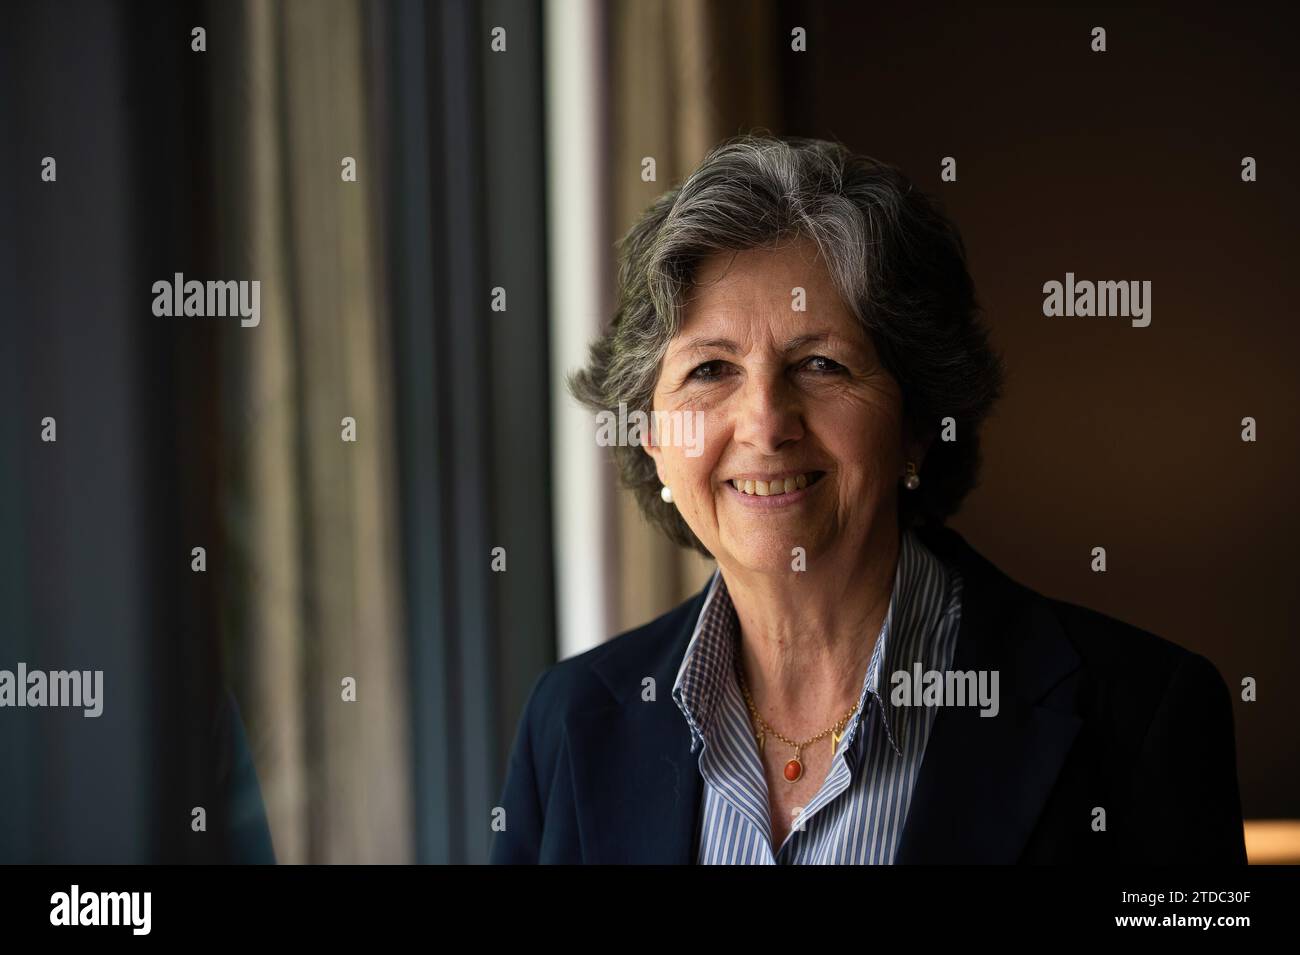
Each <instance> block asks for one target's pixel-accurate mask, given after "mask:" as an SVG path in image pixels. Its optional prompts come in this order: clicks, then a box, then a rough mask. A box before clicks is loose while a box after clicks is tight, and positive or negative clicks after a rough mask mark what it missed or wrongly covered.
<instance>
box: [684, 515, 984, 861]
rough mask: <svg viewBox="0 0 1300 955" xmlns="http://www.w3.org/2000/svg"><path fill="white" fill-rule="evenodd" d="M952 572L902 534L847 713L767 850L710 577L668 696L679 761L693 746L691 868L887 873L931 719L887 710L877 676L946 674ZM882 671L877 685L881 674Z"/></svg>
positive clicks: (763, 791) (749, 734) (719, 594)
mask: <svg viewBox="0 0 1300 955" xmlns="http://www.w3.org/2000/svg"><path fill="white" fill-rule="evenodd" d="M961 590H962V579H961V575H960V574H959V573H958V572H957V570H956V569H955V568H952V567H949V566H947V565H946V564H944V563H943V562H942V561H940V560H939V559H938V558H937V557H936V556H935V555H934V554H932V553H931V552H930V551H929V550H928V549H927V548H926V547H925V545H924V544H922V543H921V542H920V540H919V539H917V537H916V535H915V534H913V533H912V532H911V531H905V532H903V534H902V539H901V546H900V551H899V559H898V567H897V572H896V573H895V575H894V587H893V592H892V593H891V595H890V598H889V610H888V611H887V612H886V615H885V622H884V625H883V626H882V627H881V630H880V634H879V636H878V637H877V640H876V646H875V650H874V651H873V652H872V655H871V662H870V664H869V665H868V667H867V674H866V678H865V679H864V680H863V684H862V694H861V696H860V697H859V701H858V709H857V711H856V713H855V715H854V716H853V718H852V720H851V721H850V722H849V724H848V726H847V727H846V728H845V733H844V736H843V738H842V739H841V740H840V745H839V748H838V750H837V751H836V753H835V758H834V760H833V761H832V763H831V767H830V770H829V771H828V772H827V775H826V779H825V781H824V782H823V783H822V786H821V788H820V789H819V790H818V791H817V794H816V795H815V796H814V797H813V798H812V799H811V800H810V801H809V802H808V805H807V806H805V807H804V809H803V814H802V817H801V822H800V824H799V825H796V826H795V827H793V828H792V829H791V830H790V833H789V834H788V835H787V836H786V838H785V841H784V842H783V843H782V844H781V846H780V848H779V849H778V850H776V851H775V852H773V848H772V834H771V821H770V818H769V815H768V799H767V779H766V776H765V775H764V772H763V765H762V762H761V761H760V757H759V753H758V745H757V743H756V742H755V740H754V735H753V731H752V729H751V723H750V718H749V712H748V710H747V708H746V706H745V702H744V699H743V698H742V697H741V695H740V687H739V686H738V685H737V681H736V677H735V668H734V666H733V661H734V659H735V653H736V648H737V641H738V640H739V632H740V625H739V621H738V619H737V617H736V611H735V608H734V607H733V606H732V603H731V597H730V595H729V593H728V591H727V585H726V582H725V581H724V580H723V579H722V574H721V571H715V572H714V575H713V580H712V582H711V583H710V586H709V592H708V594H707V596H706V598H705V602H704V607H703V608H702V609H701V611H700V616H699V619H698V621H697V623H696V626H695V632H694V634H693V635H692V636H691V641H690V643H689V644H688V645H687V647H686V654H685V656H684V657H683V658H682V664H681V667H680V668H679V669H678V671H677V679H676V681H675V682H674V683H673V690H672V695H673V699H674V700H675V701H676V702H677V705H678V707H679V708H680V709H681V710H682V713H683V715H684V716H685V717H686V722H687V726H688V728H689V731H690V734H691V752H692V753H694V752H695V751H696V749H698V748H699V747H700V746H703V747H704V749H703V752H701V754H700V758H699V767H700V773H701V775H702V776H703V778H704V786H703V790H704V792H703V799H702V802H701V811H700V816H699V820H698V825H697V828H696V840H697V841H696V851H695V859H696V862H697V863H699V864H702V865H728V864H741V865H755V864H756V865H776V864H781V865H791V864H793V865H808V864H841V865H862V864H873V865H874V864H888V863H892V862H893V861H894V856H895V853H896V852H897V851H898V843H899V837H900V836H901V835H902V831H903V824H904V822H905V821H906V819H907V809H908V805H909V803H910V801H911V798H912V790H913V788H914V786H915V784H916V776H917V772H918V771H919V770H920V767H921V759H922V757H923V756H924V754H925V744H926V741H927V740H928V738H929V734H930V726H931V724H932V723H933V721H934V714H935V711H934V709H933V708H932V707H928V706H894V705H893V704H892V703H891V702H890V700H889V696H890V694H889V692H888V690H889V687H890V685H891V684H890V683H889V680H888V676H887V675H888V674H892V673H896V672H898V671H900V670H903V671H907V672H908V673H910V672H911V671H912V668H913V665H914V664H915V663H917V662H919V663H920V664H921V667H922V670H938V671H941V672H942V671H945V670H947V669H948V668H949V667H950V665H951V663H952V654H953V649H954V647H955V646H956V643H957V629H958V625H959V623H960V620H961ZM882 671H883V673H885V674H886V678H885V681H884V684H883V686H882V681H881V674H882Z"/></svg>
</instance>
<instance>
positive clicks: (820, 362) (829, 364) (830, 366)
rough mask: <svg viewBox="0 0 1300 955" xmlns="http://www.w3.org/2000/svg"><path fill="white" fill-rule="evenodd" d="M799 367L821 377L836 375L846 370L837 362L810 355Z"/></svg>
mask: <svg viewBox="0 0 1300 955" xmlns="http://www.w3.org/2000/svg"><path fill="white" fill-rule="evenodd" d="M801 367H803V368H807V369H808V370H809V371H814V372H817V373H819V374H823V375H837V374H839V373H840V372H842V371H845V370H846V369H845V368H844V366H843V365H841V364H840V363H839V362H837V361H835V360H833V359H830V358H827V357H826V356H825V355H810V356H809V357H807V358H805V359H804V361H803V364H802V366H801Z"/></svg>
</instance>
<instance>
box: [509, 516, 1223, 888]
mask: <svg viewBox="0 0 1300 955" xmlns="http://www.w3.org/2000/svg"><path fill="white" fill-rule="evenodd" d="M917 533H918V534H919V536H920V537H921V540H922V541H923V542H924V543H925V545H926V546H927V547H929V548H930V550H931V551H933V552H934V553H935V554H936V555H938V556H939V557H940V558H942V559H944V560H946V561H951V562H953V563H954V564H955V565H956V566H957V567H958V568H959V569H960V571H961V573H962V575H963V576H964V578H965V587H964V589H963V594H962V612H961V626H960V629H959V632H958V637H957V645H956V649H955V651H954V657H953V662H952V668H953V669H955V670H998V671H999V680H1000V687H999V689H1000V695H1001V709H1000V712H999V713H998V715H997V716H996V717H992V718H989V717H981V716H980V715H979V710H978V708H976V707H941V708H940V709H939V712H938V714H937V715H936V718H935V720H934V723H933V726H932V729H931V735H930V738H929V743H928V745H927V748H926V751H925V757H924V760H923V762H922V765H921V769H920V774H919V776H918V778H917V782H916V788H915V790H914V792H913V794H912V801H911V805H910V807H909V810H908V814H907V820H906V822H905V825H904V829H903V834H902V838H901V840H900V843H899V848H898V854H897V858H896V861H897V862H899V863H1013V862H1021V863H1103V864H1105V863H1152V864H1164V863H1180V864H1185V863H1211V864H1221V863H1236V864H1244V863H1245V861H1246V849H1245V841H1244V835H1243V827H1242V818H1241V803H1240V796H1239V794H1238V787H1237V765H1236V747H1235V742H1234V738H1233V717H1232V701H1231V697H1230V695H1229V693H1228V688H1227V686H1226V685H1225V683H1224V681H1223V678H1222V677H1220V675H1219V673H1218V671H1217V670H1216V669H1215V668H1214V665H1213V664H1212V663H1210V662H1209V661H1208V660H1207V659H1206V658H1205V657H1203V656H1200V655H1198V654H1195V653H1192V652H1191V651H1188V650H1184V649H1183V648H1181V647H1178V646H1176V645H1174V644H1172V643H1170V642H1168V641H1166V640H1163V639H1161V638H1159V637H1156V636H1154V635H1152V634H1150V633H1146V632H1144V631H1142V630H1139V629H1137V628H1136V627H1132V626H1129V625H1127V624H1125V623H1122V622H1120V621H1118V620H1115V619H1113V618H1110V617H1106V616H1103V615H1102V614H1100V613H1097V612H1095V611H1092V610H1088V609H1086V608H1083V607H1078V606H1075V605H1072V604H1067V603H1063V602H1061V601H1058V600H1052V599H1050V598H1047V597H1044V596H1042V595H1041V594H1038V593H1035V592H1034V591H1032V590H1029V589H1028V588H1026V587H1024V586H1022V585H1020V584H1017V583H1015V582H1014V581H1012V580H1011V579H1009V578H1008V577H1007V576H1006V575H1004V574H1003V573H1002V572H1001V571H999V570H998V569H997V568H996V567H994V566H993V565H992V564H991V563H989V562H988V561H987V560H986V559H984V558H983V557H982V556H981V555H980V554H978V553H977V552H976V551H975V550H973V549H972V548H971V547H970V545H969V544H967V543H966V541H965V540H964V539H963V538H962V537H961V535H959V534H958V533H956V532H955V531H953V530H951V529H949V528H925V529H918V531H917ZM706 590H707V588H706V589H705V590H702V591H700V593H698V594H697V595H696V596H694V597H693V598H691V599H690V600H688V601H687V602H686V603H684V604H681V605H680V606H678V607H676V608H675V609H673V610H671V611H669V612H668V613H666V614H664V615H663V616H662V617H659V618H658V619H656V620H654V621H652V622H650V623H648V624H646V625H645V626H642V627H639V628H637V629H636V630H632V631H629V632H628V633H625V634H622V635H620V636H618V637H615V638H614V639H612V640H610V641H608V642H606V643H604V644H602V645H600V646H598V647H595V648H593V649H591V650H588V651H587V652H585V653H582V654H579V655H577V656H574V657H572V658H570V659H568V660H563V661H561V662H559V663H556V664H554V665H553V666H551V667H549V668H548V669H547V670H546V671H545V672H543V673H542V675H541V676H540V677H539V678H538V680H537V682H536V683H535V684H534V686H533V689H532V692H531V694H530V695H529V698H528V702H527V704H526V706H525V708H524V713H523V716H522V717H521V719H520V721H519V727H518V731H517V732H516V735H515V740H514V745H513V747H512V749H511V753H510V761H509V766H508V768H507V775H506V783H505V788H504V792H503V793H502V796H501V803H500V805H501V806H502V807H503V808H504V809H505V828H504V830H502V831H500V832H498V833H496V834H495V836H494V841H493V844H492V851H491V861H492V862H494V863H537V862H547V863H579V862H581V863H692V862H694V861H695V839H696V830H697V821H698V814H699V811H700V805H701V802H702V779H701V776H700V771H699V766H698V764H697V760H698V758H699V753H700V752H702V751H703V750H700V751H697V752H696V753H695V754H692V753H691V751H690V731H689V729H688V727H687V724H686V721H685V717H684V716H683V715H682V712H681V710H680V709H678V707H677V704H676V703H675V702H674V701H673V699H672V696H671V689H672V686H673V683H674V681H675V680H676V676H677V670H678V667H679V666H680V665H681V662H682V658H683V656H684V655H685V653H686V646H687V643H688V642H689V641H690V638H691V635H692V633H693V632H694V629H695V623H696V619H697V618H698V616H699V613H700V609H701V607H702V605H703V602H704V598H705V595H706ZM648 676H649V677H654V680H655V691H656V699H655V701H653V702H643V701H642V698H641V697H642V681H643V680H644V679H645V678H646V677H648ZM1096 808H1101V809H1104V810H1105V827H1104V829H1099V828H1097V827H1096V824H1095V822H1094V820H1095V819H1099V818H1100V817H1099V816H1098V815H1096V814H1095V813H1094V810H1095V809H1096Z"/></svg>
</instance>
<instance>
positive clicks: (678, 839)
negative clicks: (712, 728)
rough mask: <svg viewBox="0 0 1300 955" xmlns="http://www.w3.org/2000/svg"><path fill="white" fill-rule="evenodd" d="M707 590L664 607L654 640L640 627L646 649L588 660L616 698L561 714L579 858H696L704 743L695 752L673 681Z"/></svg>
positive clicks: (615, 860)
mask: <svg viewBox="0 0 1300 955" xmlns="http://www.w3.org/2000/svg"><path fill="white" fill-rule="evenodd" d="M707 591H708V588H707V587H706V588H705V589H704V590H703V591H701V592H700V593H699V594H698V595H696V597H695V598H693V599H692V600H691V601H690V602H689V603H687V604H685V605H684V606H683V608H682V609H681V610H680V611H679V613H678V614H674V615H673V616H672V617H670V618H669V621H666V622H665V623H664V624H663V625H662V630H663V632H662V633H660V634H659V639H658V640H653V639H651V640H650V641H645V640H644V637H642V640H643V642H644V643H645V644H646V646H648V647H649V652H648V653H646V654H641V655H633V654H629V655H628V657H629V659H628V660H626V661H624V662H618V661H617V660H613V658H612V657H606V658H603V659H601V660H599V661H597V662H595V663H593V669H594V670H595V672H596V673H597V675H598V676H600V678H601V679H602V680H603V681H604V682H605V685H606V687H607V688H608V689H609V691H610V694H611V697H612V698H611V700H610V701H609V703H608V704H605V705H603V706H596V707H593V708H591V709H588V710H584V711H581V712H576V713H572V714H570V716H569V717H568V720H567V721H566V724H565V733H566V738H567V741H568V746H569V760H570V764H571V765H572V767H573V786H574V794H575V801H576V803H577V810H578V818H579V820H580V826H581V838H582V860H583V862H585V863H606V864H608V863H665V864H689V863H692V862H694V861H695V860H694V857H693V853H694V848H695V825H696V819H697V817H698V813H699V806H700V799H701V796H702V793H703V782H702V780H701V777H700V770H699V765H698V760H699V754H700V751H699V750H697V751H696V752H695V753H692V752H691V747H690V740H691V736H690V728H689V727H688V725H687V723H686V718H685V717H684V716H683V715H682V711H681V710H680V709H679V708H678V706H677V704H676V702H675V701H674V700H673V698H672V686H673V682H674V681H675V680H676V678H677V669H678V667H679V666H680V665H681V662H682V658H683V657H684V656H685V654H686V647H687V644H688V643H689V642H690V639H691V636H692V634H693V633H694V631H695V624H696V621H697V619H698V618H699V614H700V610H701V608H702V607H703V605H704V597H705V594H706V593H707ZM611 661H612V662H611ZM647 676H652V677H654V680H655V699H654V700H653V701H645V700H642V698H641V694H642V687H643V681H644V679H645V678H646V677H647Z"/></svg>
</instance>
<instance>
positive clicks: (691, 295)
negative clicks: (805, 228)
mask: <svg viewBox="0 0 1300 955" xmlns="http://www.w3.org/2000/svg"><path fill="white" fill-rule="evenodd" d="M799 290H802V291H801V292H799ZM796 306H801V307H802V310H800V308H799V307H796ZM814 326H815V327H816V328H817V329H819V330H821V331H825V332H828V333H831V334H836V335H840V336H843V337H846V338H853V339H857V338H860V337H861V336H862V332H861V329H860V327H859V326H858V323H857V320H856V319H855V318H854V317H853V314H852V312H851V311H850V310H849V309H848V308H847V307H846V306H845V304H844V302H843V300H842V299H841V298H840V295H839V291H838V290H837V289H836V288H835V283H834V281H833V280H832V279H831V275H830V272H829V271H828V270H827V268H826V265H825V263H824V261H823V260H822V257H821V256H820V254H819V253H818V250H817V246H816V245H815V244H814V243H813V242H812V241H811V240H809V239H806V238H803V237H800V238H798V239H795V240H791V241H788V242H786V243H784V244H782V245H781V246H780V247H775V248H771V247H769V248H759V249H745V250H743V251H740V252H719V253H715V254H714V255H712V256H709V257H708V258H707V259H705V260H704V261H702V262H701V263H700V265H699V267H698V268H697V269H696V272H695V277H694V282H693V284H692V286H691V289H690V291H689V292H688V293H687V295H686V297H685V300H684V302H683V307H682V328H681V334H699V333H701V332H704V331H710V332H717V331H722V330H724V329H725V330H726V331H728V332H729V333H732V334H736V333H742V332H744V331H748V332H750V333H752V332H758V331H761V330H762V327H773V328H776V327H779V328H781V329H783V330H785V329H790V328H794V327H798V328H800V329H802V330H807V329H808V328H810V327H814Z"/></svg>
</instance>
